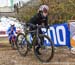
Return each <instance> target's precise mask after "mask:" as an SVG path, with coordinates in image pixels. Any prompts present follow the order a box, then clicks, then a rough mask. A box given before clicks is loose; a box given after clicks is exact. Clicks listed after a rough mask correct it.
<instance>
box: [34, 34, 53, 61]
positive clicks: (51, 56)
mask: <svg viewBox="0 0 75 65" xmlns="http://www.w3.org/2000/svg"><path fill="white" fill-rule="evenodd" d="M39 37H40V38H41V37H43V38H44V37H45V38H47V39H48V41H50V43H51V47H52V50H51V55H50V56H49V58H48V59H46V60H44V59H45V58H44V59H41V58H40V56H39V55H38V54H37V53H36V48H35V47H36V44H35V43H36V40H37V39H36V37H34V38H33V50H34V54H35V56H36V57H37V58H38V59H39V61H41V62H49V61H50V60H51V59H52V58H53V56H54V43H53V42H52V40H51V39H50V38H49V37H48V36H47V35H43V34H39Z"/></svg>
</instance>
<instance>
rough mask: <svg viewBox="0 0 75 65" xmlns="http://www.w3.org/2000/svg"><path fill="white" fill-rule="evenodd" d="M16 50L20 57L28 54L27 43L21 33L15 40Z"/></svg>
mask: <svg viewBox="0 0 75 65" xmlns="http://www.w3.org/2000/svg"><path fill="white" fill-rule="evenodd" d="M16 46H17V50H18V52H19V53H20V55H22V56H26V54H27V52H28V41H27V40H26V38H25V35H24V34H23V33H19V34H18V35H17V39H16Z"/></svg>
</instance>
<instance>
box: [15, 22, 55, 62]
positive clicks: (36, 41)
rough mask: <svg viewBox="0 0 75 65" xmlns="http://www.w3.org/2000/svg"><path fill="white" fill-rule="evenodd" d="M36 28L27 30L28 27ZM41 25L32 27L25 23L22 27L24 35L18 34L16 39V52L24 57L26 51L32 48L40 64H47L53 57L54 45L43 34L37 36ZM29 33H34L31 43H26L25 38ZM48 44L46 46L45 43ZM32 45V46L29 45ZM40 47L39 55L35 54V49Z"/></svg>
mask: <svg viewBox="0 0 75 65" xmlns="http://www.w3.org/2000/svg"><path fill="white" fill-rule="evenodd" d="M30 26H33V27H36V30H32V31H30V30H29V27H30ZM42 27H43V26H42V25H33V24H30V23H27V24H25V25H24V33H19V34H18V35H17V38H16V45H17V50H18V52H19V53H20V55H22V56H26V55H27V53H28V51H29V50H30V49H32V48H33V50H34V54H35V56H36V57H37V58H38V59H39V60H40V61H41V62H49V61H50V60H51V59H52V58H53V56H54V43H53V42H52V40H51V39H50V38H49V37H48V36H47V35H44V34H39V29H40V28H42ZM30 33H34V36H33V38H32V41H31V42H30V41H28V39H27V36H28V34H30ZM46 40H47V42H48V44H49V45H46V44H45V42H46ZM31 43H32V44H31ZM38 45H40V49H39V52H40V53H41V55H38V54H37V53H36V48H37V47H38Z"/></svg>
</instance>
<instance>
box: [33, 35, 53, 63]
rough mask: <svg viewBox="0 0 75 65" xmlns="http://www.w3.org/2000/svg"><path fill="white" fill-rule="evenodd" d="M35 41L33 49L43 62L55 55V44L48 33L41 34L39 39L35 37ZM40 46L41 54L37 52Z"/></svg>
mask: <svg viewBox="0 0 75 65" xmlns="http://www.w3.org/2000/svg"><path fill="white" fill-rule="evenodd" d="M33 41H34V42H33V49H34V53H35V55H36V57H37V58H38V59H39V60H40V61H41V62H49V61H50V60H51V59H52V58H53V56H54V44H53V42H52V40H51V39H50V38H49V37H48V36H47V35H42V34H40V35H39V39H37V38H36V37H35V38H34V40H33ZM38 46H40V48H39V53H40V55H39V54H37V50H36V49H37V47H38Z"/></svg>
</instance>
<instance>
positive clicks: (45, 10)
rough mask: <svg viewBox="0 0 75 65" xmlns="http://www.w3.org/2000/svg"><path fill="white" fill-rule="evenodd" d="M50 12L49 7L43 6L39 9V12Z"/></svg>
mask: <svg viewBox="0 0 75 65" xmlns="http://www.w3.org/2000/svg"><path fill="white" fill-rule="evenodd" d="M48 10H49V7H48V6H47V5H41V6H40V8H39V11H43V12H47V11H48Z"/></svg>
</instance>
